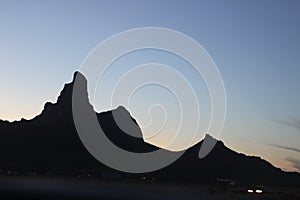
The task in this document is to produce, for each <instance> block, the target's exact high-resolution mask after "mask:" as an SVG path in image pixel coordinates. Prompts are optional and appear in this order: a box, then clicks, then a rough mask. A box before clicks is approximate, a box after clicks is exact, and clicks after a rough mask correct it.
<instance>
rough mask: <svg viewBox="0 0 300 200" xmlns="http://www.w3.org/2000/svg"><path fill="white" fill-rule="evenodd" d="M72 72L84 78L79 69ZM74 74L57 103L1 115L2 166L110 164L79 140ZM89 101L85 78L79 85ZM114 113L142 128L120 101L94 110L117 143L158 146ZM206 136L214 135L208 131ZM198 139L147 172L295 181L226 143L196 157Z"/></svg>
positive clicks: (184, 177)
mask: <svg viewBox="0 0 300 200" xmlns="http://www.w3.org/2000/svg"><path fill="white" fill-rule="evenodd" d="M76 76H80V78H82V79H84V80H85V78H84V77H83V75H82V74H80V73H79V72H76V73H75V74H74V79H75V77H76ZM74 79H73V81H72V82H71V83H68V84H66V85H65V87H64V88H63V90H62V91H61V94H60V96H59V97H58V100H57V102H56V103H54V104H53V103H46V104H45V107H44V110H43V111H42V113H41V114H40V115H38V116H37V117H35V118H34V119H32V120H21V121H18V122H12V123H9V122H6V121H0V169H2V170H4V171H7V170H16V171H23V172H26V171H34V170H38V171H51V170H55V171H61V172H64V173H67V172H71V173H76V172H77V171H81V170H85V171H89V170H90V171H95V170H97V171H98V172H101V171H108V170H112V169H109V168H108V167H106V166H104V165H103V164H101V163H100V162H98V161H97V160H96V159H95V158H94V157H93V156H91V154H89V152H88V151H87V150H86V149H85V147H84V146H83V144H82V143H81V141H80V139H79V136H78V134H77V132H76V128H75V125H74V122H73V115H72V91H73V86H74ZM81 88H82V90H84V91H83V92H84V94H86V95H85V96H84V97H83V99H84V101H86V102H87V104H88V105H89V106H88V109H90V111H91V112H94V111H93V107H92V106H91V105H90V104H89V103H88V102H89V100H88V94H87V82H86V80H85V81H84V82H83V85H82V86H81ZM113 114H114V115H115V116H117V117H118V118H120V119H121V120H122V123H126V124H129V126H128V127H129V130H130V131H131V132H133V133H134V135H138V136H142V132H141V130H140V128H139V126H138V124H137V123H136V121H135V120H134V119H133V118H132V117H131V116H130V113H129V112H128V111H127V110H126V109H125V108H124V107H122V106H120V107H118V108H116V109H115V110H113V111H108V112H103V113H97V117H98V121H99V123H100V124H101V127H102V129H103V131H104V132H105V133H106V135H107V137H108V138H109V139H110V140H111V141H112V142H114V143H115V144H116V145H118V146H119V147H121V148H123V149H125V150H129V151H132V152H150V151H154V150H157V149H158V148H157V147H155V146H152V145H150V144H148V143H145V142H144V141H143V139H142V138H136V137H133V136H130V135H128V134H125V133H124V132H123V131H122V130H121V129H120V128H119V127H118V126H117V124H116V122H115V120H114V117H113ZM206 137H208V138H207V139H211V140H213V138H211V137H210V136H206ZM201 144H202V142H200V143H198V144H197V145H195V146H193V147H191V148H190V149H188V150H187V151H186V152H185V153H184V155H183V156H182V157H181V158H179V159H178V160H177V161H175V162H174V163H173V164H171V165H170V166H168V167H166V168H164V169H162V170H159V171H156V172H152V173H148V174H142V175H132V176H149V177H156V178H158V179H161V180H170V181H197V182H207V181H215V180H216V179H217V178H231V179H237V180H239V181H242V182H251V183H272V184H281V185H287V184H299V183H300V175H299V174H297V173H287V172H283V171H282V170H280V169H278V168H275V167H274V166H272V165H271V164H270V163H268V162H267V161H265V160H262V159H260V158H258V157H248V156H245V155H243V154H239V153H236V152H234V151H232V150H230V149H229V148H227V147H226V146H225V145H224V144H223V142H221V141H218V142H217V144H216V146H215V148H214V149H213V150H212V152H211V153H210V154H209V155H208V156H207V157H205V158H203V159H199V158H198V152H199V149H200V147H201Z"/></svg>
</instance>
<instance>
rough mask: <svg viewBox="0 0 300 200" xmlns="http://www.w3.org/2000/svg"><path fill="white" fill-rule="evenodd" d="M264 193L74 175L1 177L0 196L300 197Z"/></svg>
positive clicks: (293, 191) (298, 193) (293, 192)
mask: <svg viewBox="0 0 300 200" xmlns="http://www.w3.org/2000/svg"><path fill="white" fill-rule="evenodd" d="M268 190H269V191H266V192H264V193H262V194H256V193H248V192H247V186H224V185H218V184H211V185H203V184H175V183H160V182H151V181H142V180H141V181H132V180H131V181H130V180H128V181H126V180H122V181H105V180H81V179H75V178H74V179H73V178H67V179H66V178H61V177H52V178H45V177H43V178H38V177H0V199H46V200H52V199H76V200H79V199H84V200H86V199H133V200H134V199H144V200H145V199H185V200H188V199H198V200H199V199H205V200H218V199H289V200H292V199H295V200H296V199H297V200H299V199H300V189H297V188H284V187H281V188H280V187H276V188H272V189H268Z"/></svg>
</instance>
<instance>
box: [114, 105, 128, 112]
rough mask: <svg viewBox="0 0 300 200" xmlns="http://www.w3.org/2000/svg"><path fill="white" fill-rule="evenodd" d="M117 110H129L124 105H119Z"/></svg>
mask: <svg viewBox="0 0 300 200" xmlns="http://www.w3.org/2000/svg"><path fill="white" fill-rule="evenodd" d="M116 110H122V111H128V110H127V109H126V108H125V107H124V106H122V105H119V106H118V107H117V108H116Z"/></svg>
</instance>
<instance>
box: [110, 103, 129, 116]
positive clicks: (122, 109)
mask: <svg viewBox="0 0 300 200" xmlns="http://www.w3.org/2000/svg"><path fill="white" fill-rule="evenodd" d="M113 111H114V112H115V113H119V114H126V115H130V112H129V111H128V110H127V109H126V108H125V106H122V105H119V106H118V107H117V108H116V109H114V110H113Z"/></svg>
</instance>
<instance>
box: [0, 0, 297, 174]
mask: <svg viewBox="0 0 300 200" xmlns="http://www.w3.org/2000/svg"><path fill="white" fill-rule="evenodd" d="M299 10H300V2H299V1H296V0H295V1H292V0H281V1H275V0H269V1H266V0H263V1H260V0H256V1H233V0H226V1H221V0H220V1H211V0H210V1H191V0H190V1H173V0H170V1H168V0H161V1H158V0H153V1H143V0H139V1H132V0H128V1H121V0H120V1H109V0H107V1H83V0H82V1H80V0H77V1H66V0H63V1H56V0H52V1H29V0H24V1H20V0H19V1H14V0H7V1H6V0H0V69H1V71H0V91H1V98H0V118H1V119H4V120H9V121H14V120H19V119H21V118H26V119H30V118H33V117H34V116H36V115H38V114H39V113H41V111H42V109H43V105H44V104H45V102H47V101H51V102H55V101H56V99H57V97H58V95H59V92H60V91H61V89H62V87H63V85H64V83H66V82H70V80H71V78H72V74H73V72H74V71H76V70H78V69H79V68H80V66H81V64H82V62H83V60H84V59H85V57H86V56H87V55H88V53H89V52H90V51H91V50H92V49H93V48H94V47H95V46H96V45H97V44H99V43H100V42H102V41H103V40H105V39H106V38H108V37H110V36H111V35H113V34H117V33H119V32H121V31H125V30H127V29H131V28H137V27H145V26H155V27H165V28H170V29H174V30H177V31H180V32H182V33H185V34H187V35H188V36H190V37H192V38H194V39H195V40H196V41H197V42H199V43H200V44H201V45H202V46H203V47H204V48H205V49H206V50H207V51H208V53H209V54H210V56H211V57H212V58H213V60H214V61H215V63H216V64H217V66H218V67H219V70H220V72H221V74H222V77H223V80H224V83H225V88H226V92H227V100H228V102H227V118H226V123H225V127H224V131H223V133H222V135H221V137H220V138H219V139H221V140H223V141H224V142H225V144H226V145H227V146H229V147H230V148H232V149H234V150H236V151H238V152H242V153H245V154H247V155H257V156H261V157H262V158H264V159H266V160H268V161H270V162H271V163H272V164H273V165H275V166H277V167H280V168H282V169H284V170H287V171H299V172H300V164H299V163H300V128H299V127H300V106H299V102H300V92H299V91H300V78H299V76H300V21H299V19H300V12H299ZM147 53H148V54H147ZM157 53H159V52H157V51H156V52H151V51H150V52H147V51H144V52H140V54H141V55H139V54H136V55H129V57H128V58H127V60H126V59H124V60H123V61H122V60H120V62H121V61H122V63H123V64H124V63H126V64H127V65H128V66H129V65H130V64H131V61H132V59H133V60H136V59H135V58H137V57H139V59H137V60H138V61H139V62H137V63H135V64H141V63H143V62H142V61H148V60H151V59H154V60H156V61H157V59H166V60H167V61H169V64H174V65H175V63H180V61H178V62H174V61H175V60H176V59H175V58H174V59H170V58H169V59H168V56H170V55H167V54H164V53H163V54H162V56H161V55H156V54H157ZM146 54H147V55H151V56H152V57H151V56H150V57H147V56H146ZM130 56H131V57H130ZM129 58H131V61H130V59H129ZM150 58H151V59H150ZM158 61H159V60H158ZM170 62H171V63H170ZM117 72H118V69H116V70H115V71H112V74H115V73H117ZM183 73H184V72H183ZM185 73H187V74H189V73H190V74H192V72H191V71H189V70H188V71H186V72H185ZM192 84H193V86H195V85H197V82H193V83H192ZM202 84H203V83H202ZM100 89H101V88H100ZM148 89H149V90H150V91H151V90H154V88H148ZM100 92H102V91H101V90H100ZM200 93H201V92H200ZM200 93H199V94H200ZM97 94H98V93H97ZM142 94H143V93H141V94H140V96H139V95H136V96H135V100H134V101H135V102H139V101H141V100H142V102H146V101H144V100H143V99H144V98H145V96H144V95H142ZM150 94H162V93H160V90H159V89H158V90H154V91H153V92H151V93H150ZM197 95H198V94H197ZM150 97H153V95H150ZM158 97H160V95H156V96H155V95H154V98H156V99H155V101H156V100H157V98H158ZM161 99H164V98H161ZM170 99H171V98H170ZM171 101H172V100H170V101H169V102H171ZM205 102H206V101H204V105H205ZM170 104H172V102H171V103H170ZM173 104H174V105H176V102H175V101H174V103H173ZM94 106H95V108H96V110H97V111H101V110H106V109H110V108H109V106H108V107H106V104H104V103H103V104H102V103H101V101H99V102H98V101H95V105H94ZM138 108H139V106H134V105H132V106H131V108H129V109H130V111H131V112H132V114H133V115H134V116H135V117H136V118H137V120H138V122H139V123H141V122H142V121H143V119H142V118H143V117H145V116H141V115H140V114H141V113H142V111H141V110H140V112H139V109H138ZM171 110H172V109H171ZM204 112H205V109H204ZM158 116H159V115H158ZM170 127H172V126H170ZM170 130H172V128H171V129H170Z"/></svg>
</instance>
